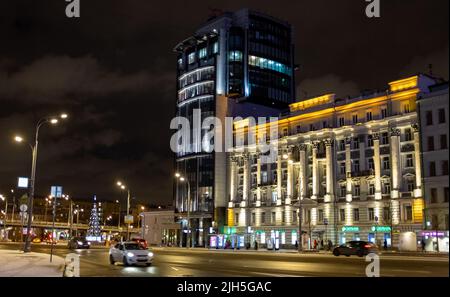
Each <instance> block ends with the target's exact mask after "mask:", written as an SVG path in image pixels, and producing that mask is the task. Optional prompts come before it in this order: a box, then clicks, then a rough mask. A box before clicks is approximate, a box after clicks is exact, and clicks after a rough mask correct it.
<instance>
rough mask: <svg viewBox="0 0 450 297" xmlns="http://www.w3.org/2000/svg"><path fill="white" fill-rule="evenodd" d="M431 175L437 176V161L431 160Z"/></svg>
mask: <svg viewBox="0 0 450 297" xmlns="http://www.w3.org/2000/svg"><path fill="white" fill-rule="evenodd" d="M430 176H436V162H433V161H432V162H430Z"/></svg>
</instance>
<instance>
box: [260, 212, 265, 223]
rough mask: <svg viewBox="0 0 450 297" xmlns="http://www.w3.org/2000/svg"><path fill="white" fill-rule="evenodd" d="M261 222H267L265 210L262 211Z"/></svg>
mask: <svg viewBox="0 0 450 297" xmlns="http://www.w3.org/2000/svg"><path fill="white" fill-rule="evenodd" d="M261 223H262V224H265V223H266V213H265V212H262V213H261Z"/></svg>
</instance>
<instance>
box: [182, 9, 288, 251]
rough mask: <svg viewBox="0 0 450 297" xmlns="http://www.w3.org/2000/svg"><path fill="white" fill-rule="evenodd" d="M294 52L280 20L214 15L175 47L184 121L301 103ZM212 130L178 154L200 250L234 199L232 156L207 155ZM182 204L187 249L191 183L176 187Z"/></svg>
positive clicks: (262, 112)
mask: <svg viewBox="0 0 450 297" xmlns="http://www.w3.org/2000/svg"><path fill="white" fill-rule="evenodd" d="M293 48H294V46H293V41H292V28H291V26H290V25H289V24H288V23H286V22H284V21H281V20H277V19H275V18H273V17H270V16H267V15H264V14H261V13H258V12H254V11H250V10H248V9H242V10H239V11H237V12H234V13H231V12H226V13H221V14H220V15H216V16H214V17H212V18H210V19H209V20H208V22H207V23H206V24H204V25H203V26H201V28H200V29H199V30H197V32H196V33H195V34H194V35H193V36H190V37H189V38H187V39H186V40H184V41H182V42H180V43H179V44H178V45H177V46H176V47H175V49H174V50H175V52H176V53H177V108H176V114H177V116H180V117H185V118H187V119H189V122H190V123H191V125H193V123H194V121H200V122H201V121H203V119H205V118H208V117H211V116H215V117H218V118H220V119H223V118H225V117H226V116H233V117H236V116H241V117H247V116H254V117H262V116H266V117H268V116H278V115H279V114H280V113H281V112H282V111H283V110H284V109H286V108H288V105H289V104H290V103H292V102H294V98H295V94H294V90H295V84H294V61H293ZM195 110H199V111H197V112H199V114H198V116H196V114H195ZM223 122H224V121H223ZM191 128H192V127H191ZM204 133H206V132H205V131H203V132H201V133H191V136H190V140H189V143H188V144H186V145H185V146H184V147H183V150H182V151H181V152H179V153H177V155H176V157H175V168H176V171H177V172H178V173H180V174H181V175H183V176H184V177H185V178H187V179H188V181H189V185H190V200H191V203H190V210H189V217H190V222H191V223H190V225H191V230H192V239H193V244H194V245H195V246H205V245H207V238H208V234H209V233H210V232H221V229H222V227H223V226H224V224H225V215H226V207H227V201H228V196H229V193H228V192H227V187H226V179H227V156H226V154H225V153H220V152H212V153H211V152H206V151H205V150H204V147H203V146H202V141H201V140H202V139H203V135H204ZM174 201H175V206H176V210H177V211H178V213H179V215H180V218H181V219H182V220H181V222H183V224H184V231H182V233H183V234H182V237H183V240H182V244H183V245H185V244H186V237H187V229H186V226H187V213H188V186H187V183H186V182H185V183H182V182H180V181H179V180H177V181H176V182H175V185H174Z"/></svg>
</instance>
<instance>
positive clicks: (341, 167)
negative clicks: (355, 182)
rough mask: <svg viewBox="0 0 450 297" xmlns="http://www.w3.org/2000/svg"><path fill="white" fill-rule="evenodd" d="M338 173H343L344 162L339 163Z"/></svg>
mask: <svg viewBox="0 0 450 297" xmlns="http://www.w3.org/2000/svg"><path fill="white" fill-rule="evenodd" d="M339 173H340V174H345V163H344V162H342V163H339Z"/></svg>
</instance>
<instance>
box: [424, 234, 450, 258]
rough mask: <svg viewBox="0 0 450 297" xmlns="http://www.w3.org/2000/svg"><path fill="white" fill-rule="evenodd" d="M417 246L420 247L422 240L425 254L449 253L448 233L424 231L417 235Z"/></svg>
mask: <svg viewBox="0 0 450 297" xmlns="http://www.w3.org/2000/svg"><path fill="white" fill-rule="evenodd" d="M418 238H420V240H419V241H418V244H419V246H422V240H423V241H424V244H425V246H424V247H425V251H427V252H441V253H448V252H449V232H448V231H430V230H425V231H421V232H420V233H419V236H418Z"/></svg>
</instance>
